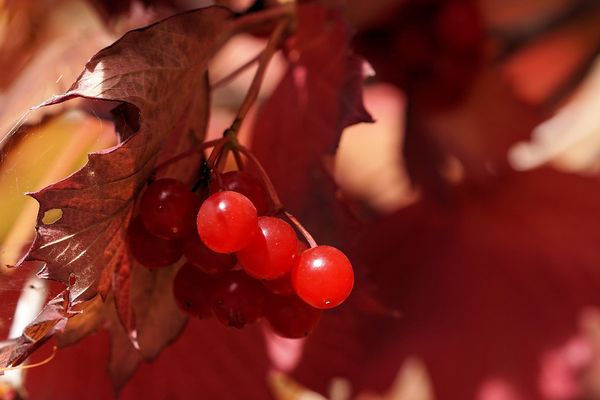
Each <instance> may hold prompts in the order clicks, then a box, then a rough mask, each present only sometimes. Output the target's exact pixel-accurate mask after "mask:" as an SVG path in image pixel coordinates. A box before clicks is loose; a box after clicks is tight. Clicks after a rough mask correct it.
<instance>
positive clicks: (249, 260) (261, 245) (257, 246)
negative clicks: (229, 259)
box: [237, 217, 298, 279]
mask: <svg viewBox="0 0 600 400" xmlns="http://www.w3.org/2000/svg"><path fill="white" fill-rule="evenodd" d="M258 226H259V228H260V230H259V231H258V233H257V234H256V235H255V236H254V238H253V239H252V241H251V242H250V243H248V245H247V246H246V247H244V248H243V249H241V250H240V251H238V252H237V257H238V260H239V262H240V264H241V266H242V268H244V271H246V272H247V273H248V275H250V276H253V277H255V278H257V279H276V278H279V277H281V276H283V275H284V274H285V273H287V272H288V271H289V270H290V269H291V268H292V265H293V262H294V257H295V255H296V251H297V249H298V238H297V237H296V233H295V232H294V229H292V227H291V226H290V225H289V224H288V223H287V222H285V221H284V220H282V219H279V218H274V217H259V218H258Z"/></svg>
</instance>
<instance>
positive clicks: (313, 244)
mask: <svg viewBox="0 0 600 400" xmlns="http://www.w3.org/2000/svg"><path fill="white" fill-rule="evenodd" d="M283 213H284V214H285V216H286V217H287V218H288V219H289V220H290V222H291V223H292V225H294V226H295V227H296V229H297V230H298V231H299V232H300V233H301V234H302V236H303V237H304V239H306V242H307V243H308V245H309V246H310V247H311V248H313V247H317V242H316V241H315V239H314V238H313V237H312V235H311V234H310V233H309V232H308V230H306V228H305V227H304V226H303V225H302V224H301V223H300V221H298V219H296V217H294V216H293V215H292V214H291V213H289V212H287V211H283Z"/></svg>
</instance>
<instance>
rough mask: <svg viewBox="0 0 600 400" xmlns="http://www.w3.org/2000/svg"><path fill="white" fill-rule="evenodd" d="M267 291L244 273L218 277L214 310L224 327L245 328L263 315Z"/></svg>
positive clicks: (231, 272) (213, 295) (214, 290)
mask: <svg viewBox="0 0 600 400" xmlns="http://www.w3.org/2000/svg"><path fill="white" fill-rule="evenodd" d="M264 305H265V291H264V289H263V287H262V286H261V284H260V283H258V282H257V281H255V280H254V279H252V278H250V277H249V276H248V275H246V274H245V273H244V272H243V271H230V272H227V273H226V274H223V275H220V276H218V280H217V281H216V282H215V285H214V287H213V293H212V310H213V313H214V314H215V316H216V317H217V319H218V320H219V321H220V322H221V323H222V324H224V325H227V326H231V327H233V328H243V327H245V326H246V325H249V324H252V323H254V322H256V320H258V319H259V318H260V317H262V315H263V311H264Z"/></svg>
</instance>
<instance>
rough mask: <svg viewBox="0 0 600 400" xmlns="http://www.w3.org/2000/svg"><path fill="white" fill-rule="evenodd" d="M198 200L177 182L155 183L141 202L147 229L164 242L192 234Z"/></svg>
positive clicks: (161, 181)
mask: <svg viewBox="0 0 600 400" xmlns="http://www.w3.org/2000/svg"><path fill="white" fill-rule="evenodd" d="M199 207H200V200H199V199H198V198H197V197H196V195H195V194H194V193H193V192H192V191H191V190H190V189H189V188H188V187H187V186H186V185H185V184H184V183H183V182H180V181H178V180H176V179H159V180H157V181H154V182H153V183H152V184H151V185H150V186H148V188H147V189H146V191H145V192H144V194H143V195H142V199H141V200H140V217H141V219H142V222H143V223H144V226H145V227H146V229H147V230H148V231H149V232H151V233H152V234H154V235H156V236H159V237H162V238H164V239H180V238H183V237H185V236H187V235H189V234H191V233H193V232H194V227H195V224H194V221H195V217H196V213H197V212H198V208H199Z"/></svg>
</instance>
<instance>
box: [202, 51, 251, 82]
mask: <svg viewBox="0 0 600 400" xmlns="http://www.w3.org/2000/svg"><path fill="white" fill-rule="evenodd" d="M262 53H263V51H261V52H260V53H258V54H257V55H255V56H254V57H252V58H251V59H250V60H248V61H246V62H245V63H244V64H242V65H240V66H239V67H237V68H236V69H235V70H233V71H231V72H230V73H229V74H228V75H226V76H224V77H223V78H221V79H219V80H218V81H216V82H215V83H213V85H212V89H213V90H215V89H218V88H220V87H223V86H225V85H227V84H229V83H230V82H231V81H233V80H234V79H235V78H237V77H238V76H239V75H240V74H241V73H243V72H244V71H246V70H247V69H248V68H250V67H252V66H253V65H254V63H256V62H257V61H258V60H259V59H260V57H261V55H262Z"/></svg>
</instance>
